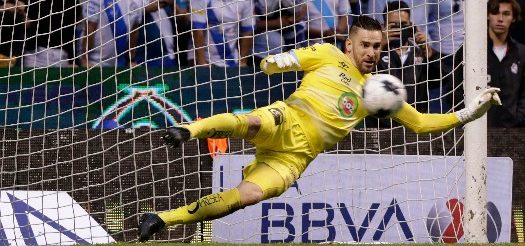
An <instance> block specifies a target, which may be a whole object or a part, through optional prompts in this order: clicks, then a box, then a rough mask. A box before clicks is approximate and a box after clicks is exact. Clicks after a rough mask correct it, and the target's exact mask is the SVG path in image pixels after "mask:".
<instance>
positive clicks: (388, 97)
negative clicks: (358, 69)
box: [363, 74, 407, 118]
mask: <svg viewBox="0 0 525 246" xmlns="http://www.w3.org/2000/svg"><path fill="white" fill-rule="evenodd" d="M406 99H407V91H406V89H405V86H404V85H403V82H401V80H399V79H398V78H397V77H395V76H393V75H390V74H376V75H372V76H371V77H370V78H369V79H367V80H366V82H365V85H364V86H363V101H364V106H365V108H366V110H367V111H368V112H369V113H370V115H373V116H376V117H379V118H383V117H389V116H392V115H393V114H395V113H396V112H397V111H399V109H401V107H402V106H403V102H404V101H406Z"/></svg>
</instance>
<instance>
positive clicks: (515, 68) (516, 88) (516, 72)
mask: <svg viewBox="0 0 525 246" xmlns="http://www.w3.org/2000/svg"><path fill="white" fill-rule="evenodd" d="M487 10H488V11H487V12H488V36H489V38H488V50H487V59H488V61H487V68H488V74H489V76H490V82H489V85H490V86H493V87H499V88H501V101H502V103H503V105H501V106H496V107H493V108H492V109H490V110H489V111H488V126H489V127H516V126H525V45H523V44H520V43H518V42H516V41H515V40H514V39H512V38H511V37H510V36H509V29H510V26H511V25H512V23H514V22H516V21H517V20H519V18H520V14H521V9H520V6H519V4H518V3H517V2H516V0H489V2H488V7H487Z"/></svg>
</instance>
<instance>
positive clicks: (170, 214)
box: [139, 162, 289, 242]
mask: <svg viewBox="0 0 525 246" xmlns="http://www.w3.org/2000/svg"><path fill="white" fill-rule="evenodd" d="M245 174H247V175H246V176H245V179H244V181H242V182H241V184H239V186H237V187H236V188H233V189H230V190H228V191H225V192H219V193H214V194H211V195H207V196H204V197H202V198H200V199H199V200H197V201H196V202H193V203H191V204H189V205H186V206H183V207H180V208H177V209H175V210H171V211H166V212H161V213H159V214H145V215H144V216H143V218H142V221H141V224H140V225H139V241H141V242H144V241H147V240H148V239H149V238H150V237H151V236H152V235H153V234H154V233H156V232H158V231H160V230H161V229H162V228H164V227H166V226H171V225H176V224H187V223H193V222H198V221H206V220H213V219H217V218H221V217H224V216H226V215H228V214H231V213H233V212H235V211H237V210H238V209H241V208H244V207H246V206H249V205H253V204H256V203H258V202H260V201H262V200H266V199H268V198H271V197H275V196H279V195H280V194H282V193H283V192H284V191H285V190H286V189H287V187H288V186H289V185H287V184H286V183H285V181H284V179H283V178H282V176H281V174H279V173H278V172H277V171H275V170H274V169H272V168H271V167H269V166H268V165H266V164H264V163H256V162H254V163H253V164H252V165H250V166H248V167H247V169H245Z"/></svg>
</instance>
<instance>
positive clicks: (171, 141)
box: [162, 127, 191, 147]
mask: <svg viewBox="0 0 525 246" xmlns="http://www.w3.org/2000/svg"><path fill="white" fill-rule="evenodd" d="M190 136H191V134H190V131H189V130H188V129H186V128H184V127H171V128H168V129H166V135H164V137H162V139H164V141H166V144H168V145H171V146H172V147H179V146H180V145H181V144H182V143H184V142H186V141H188V140H189V139H190Z"/></svg>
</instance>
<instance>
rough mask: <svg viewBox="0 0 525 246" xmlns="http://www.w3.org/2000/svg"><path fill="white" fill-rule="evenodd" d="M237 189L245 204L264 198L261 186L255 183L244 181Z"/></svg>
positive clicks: (254, 202) (251, 203) (255, 202)
mask: <svg viewBox="0 0 525 246" xmlns="http://www.w3.org/2000/svg"><path fill="white" fill-rule="evenodd" d="M237 189H238V190H239V193H240V195H241V204H242V205H243V206H250V205H253V204H257V203H259V202H260V201H262V200H264V194H263V191H262V189H261V187H259V186H258V185H256V184H254V183H251V182H246V181H243V182H241V184H239V186H237Z"/></svg>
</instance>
